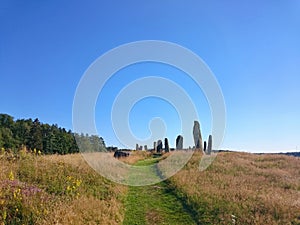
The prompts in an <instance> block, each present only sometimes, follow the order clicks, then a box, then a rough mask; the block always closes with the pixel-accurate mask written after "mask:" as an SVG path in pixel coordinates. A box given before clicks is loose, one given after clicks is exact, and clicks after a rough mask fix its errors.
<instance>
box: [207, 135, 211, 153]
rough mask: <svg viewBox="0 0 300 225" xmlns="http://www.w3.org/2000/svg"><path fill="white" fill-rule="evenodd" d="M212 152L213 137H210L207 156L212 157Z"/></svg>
mask: <svg viewBox="0 0 300 225" xmlns="http://www.w3.org/2000/svg"><path fill="white" fill-rule="evenodd" d="M211 150H212V136H211V135H209V137H208V144H207V151H206V154H207V155H210V153H211Z"/></svg>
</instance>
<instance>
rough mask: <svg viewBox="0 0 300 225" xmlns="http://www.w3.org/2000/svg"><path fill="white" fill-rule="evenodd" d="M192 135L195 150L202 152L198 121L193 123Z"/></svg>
mask: <svg viewBox="0 0 300 225" xmlns="http://www.w3.org/2000/svg"><path fill="white" fill-rule="evenodd" d="M193 135H194V142H195V148H196V149H200V150H201V151H202V150H203V146H202V135H201V131H200V124H199V122H198V121H194V128H193Z"/></svg>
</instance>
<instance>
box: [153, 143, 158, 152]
mask: <svg viewBox="0 0 300 225" xmlns="http://www.w3.org/2000/svg"><path fill="white" fill-rule="evenodd" d="M156 147H157V146H156V141H154V142H153V151H154V152H156Z"/></svg>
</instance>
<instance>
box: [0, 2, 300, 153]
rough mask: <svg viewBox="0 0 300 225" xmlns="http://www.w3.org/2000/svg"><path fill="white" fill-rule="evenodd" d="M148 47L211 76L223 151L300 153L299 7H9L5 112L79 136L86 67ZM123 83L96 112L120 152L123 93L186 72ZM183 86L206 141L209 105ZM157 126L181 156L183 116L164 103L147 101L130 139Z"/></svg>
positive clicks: (0, 29) (3, 64)
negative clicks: (167, 51) (153, 43)
mask: <svg viewBox="0 0 300 225" xmlns="http://www.w3.org/2000/svg"><path fill="white" fill-rule="evenodd" d="M148 39H154V40H164V41H170V42H175V43H177V44H180V45H182V46H185V47H187V48H189V49H190V50H192V51H193V52H195V53H196V54H198V55H199V56H200V57H201V58H202V59H203V60H204V61H205V62H206V63H207V65H208V66H209V67H210V68H211V70H212V71H213V72H214V74H215V76H216V78H217V79H218V82H219V84H220V86H221V88H222V91H223V94H224V98H225V103H226V109H227V123H226V124H227V127H226V134H225V138H224V141H223V144H222V148H229V149H234V150H247V151H284V150H291V149H296V147H297V148H298V150H299V149H300V117H299V115H300V101H299V100H300V41H299V40H300V2H299V1H297V0H295V1H289V0H288V1H271V0H266V1H253V0H252V1H230V0H229V1H214V0H212V1H196V0H195V1H171V0H169V1H156V0H153V1H55V0H53V1H15V0H2V1H1V2H0V96H1V101H0V112H1V113H8V114H10V115H12V116H14V117H15V118H28V117H31V118H36V117H38V118H39V119H40V120H41V121H42V122H47V123H57V124H58V125H60V126H63V127H66V128H72V104H73V97H74V93H75V91H76V87H77V85H78V82H79V80H80V78H81V76H82V75H83V73H84V71H85V70H86V69H87V68H88V66H89V65H90V64H91V63H92V62H93V61H94V60H95V59H96V58H98V57H99V56H100V55H102V54H104V53H105V52H106V51H108V50H110V49H112V48H114V47H117V46H118V45H121V44H125V43H127V42H132V41H138V40H148ZM119 73H120V74H116V75H115V76H114V77H113V78H112V79H111V80H110V81H109V82H110V83H109V84H108V85H107V88H104V90H103V93H101V96H100V97H101V98H99V101H98V104H97V107H96V117H97V119H96V122H97V128H98V131H99V133H100V135H101V136H103V137H104V139H105V141H106V143H107V145H120V143H118V141H117V139H116V138H115V136H114V134H113V131H112V129H111V125H110V123H109V122H110V121H109V120H110V107H111V106H112V103H113V100H114V97H115V96H116V94H117V93H118V92H119V91H120V90H121V89H122V87H124V85H126V84H127V83H129V82H131V81H133V80H134V79H137V78H140V77H142V76H147V75H158V74H159V75H161V76H165V77H168V78H172V77H174V74H176V73H179V72H178V71H176V70H174V69H172V68H168V67H164V66H162V65H152V67H151V65H150V64H147V65H144V66H140V65H137V66H135V67H132V68H131V67H129V68H126V69H124V70H123V71H120V72H119ZM122 73H123V74H125V75H126V76H125V75H122ZM176 77H177V78H176V79H174V82H177V83H179V84H181V85H182V87H183V88H184V89H185V90H186V91H187V92H188V93H189V94H190V96H191V98H192V99H193V100H194V102H195V104H196V105H197V107H198V109H199V111H201V113H200V120H201V125H202V127H203V136H204V137H205V138H206V137H207V136H208V134H209V133H210V129H211V127H210V125H211V121H210V119H211V118H210V111H209V107H208V105H207V102H206V99H205V98H204V97H203V94H202V92H201V90H197V89H196V88H193V83H192V82H191V81H190V80H189V79H188V78H186V77H184V76H182V74H181V75H178V76H176ZM153 104H155V105H156V106H158V108H159V109H160V110H155V109H153V107H151V106H153ZM200 109H201V110H200ZM157 116H158V117H162V118H164V117H165V123H166V125H167V127H168V126H169V130H168V131H167V136H168V137H169V138H170V142H171V146H174V141H173V139H174V137H175V135H176V134H177V133H176V132H177V130H178V126H176V123H177V119H176V118H177V114H176V112H175V111H174V109H173V108H172V107H171V106H170V105H169V104H167V103H165V102H164V101H162V100H159V99H148V100H147V99H145V100H143V101H141V102H140V103H138V104H137V105H136V106H135V107H134V108H133V109H132V114H131V116H130V125H131V128H132V130H133V132H134V133H136V135H137V136H139V137H141V138H143V137H146V136H147V135H148V133H147V128H148V123H149V120H151V118H152V117H157ZM187 144H189V143H187Z"/></svg>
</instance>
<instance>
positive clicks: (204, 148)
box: [203, 141, 206, 151]
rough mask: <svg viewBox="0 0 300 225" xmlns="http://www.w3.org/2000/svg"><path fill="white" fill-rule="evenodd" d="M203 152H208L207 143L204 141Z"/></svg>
mask: <svg viewBox="0 0 300 225" xmlns="http://www.w3.org/2000/svg"><path fill="white" fill-rule="evenodd" d="M203 151H206V141H204V147H203Z"/></svg>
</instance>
